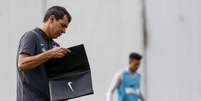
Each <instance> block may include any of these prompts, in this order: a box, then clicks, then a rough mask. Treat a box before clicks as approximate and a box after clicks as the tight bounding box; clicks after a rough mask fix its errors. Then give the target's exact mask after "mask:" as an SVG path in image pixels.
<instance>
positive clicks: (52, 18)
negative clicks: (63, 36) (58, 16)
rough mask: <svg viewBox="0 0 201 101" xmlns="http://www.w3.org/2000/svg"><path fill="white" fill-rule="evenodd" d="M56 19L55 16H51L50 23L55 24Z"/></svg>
mask: <svg viewBox="0 0 201 101" xmlns="http://www.w3.org/2000/svg"><path fill="white" fill-rule="evenodd" d="M54 19H55V16H54V15H51V16H50V17H49V21H50V23H53V22H54Z"/></svg>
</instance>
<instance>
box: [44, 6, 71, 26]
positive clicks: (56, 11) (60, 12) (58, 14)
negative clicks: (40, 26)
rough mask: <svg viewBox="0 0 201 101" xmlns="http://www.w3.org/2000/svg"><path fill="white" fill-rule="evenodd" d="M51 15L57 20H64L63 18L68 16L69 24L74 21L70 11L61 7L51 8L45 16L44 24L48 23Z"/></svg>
mask: <svg viewBox="0 0 201 101" xmlns="http://www.w3.org/2000/svg"><path fill="white" fill-rule="evenodd" d="M51 15H54V16H55V18H56V20H59V19H63V17H64V16H65V15H66V16H67V17H68V22H69V23H70V22H71V19H72V18H71V15H70V14H69V13H68V11H67V10H66V9H65V8H64V7H61V6H53V7H50V8H49V9H48V10H47V12H46V14H45V16H44V19H43V22H46V21H47V20H48V18H49V17H50V16H51Z"/></svg>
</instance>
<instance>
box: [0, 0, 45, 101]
mask: <svg viewBox="0 0 201 101" xmlns="http://www.w3.org/2000/svg"><path fill="white" fill-rule="evenodd" d="M41 18H42V3H41V1H40V0H1V1H0V22H1V24H0V28H1V29H0V35H1V37H0V46H1V48H0V49H1V50H0V68H1V69H0V99H1V101H15V98H16V97H15V96H16V53H17V47H18V41H19V38H20V36H21V35H22V34H23V33H24V32H25V31H27V30H30V29H32V28H34V27H36V26H38V25H39V24H40V22H41Z"/></svg>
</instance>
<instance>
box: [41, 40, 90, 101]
mask: <svg viewBox="0 0 201 101" xmlns="http://www.w3.org/2000/svg"><path fill="white" fill-rule="evenodd" d="M69 49H70V50H71V53H69V54H67V55H66V56H64V57H63V58H59V59H51V60H49V61H47V62H46V63H45V65H46V66H45V67H46V72H47V75H48V78H49V88H50V97H51V98H50V99H51V101H58V100H66V99H72V98H77V97H81V96H86V95H90V94H93V93H94V91H93V87H92V80H91V70H90V66H89V62H88V59H87V55H86V51H85V48H84V45H83V44H81V45H78V46H74V47H70V48H69Z"/></svg>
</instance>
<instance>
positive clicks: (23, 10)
mask: <svg viewBox="0 0 201 101" xmlns="http://www.w3.org/2000/svg"><path fill="white" fill-rule="evenodd" d="M52 5H62V6H64V7H65V8H67V9H68V10H69V12H70V13H71V14H72V17H73V20H72V23H71V24H70V26H69V29H68V31H67V34H65V35H64V36H63V37H61V38H59V39H58V42H59V43H61V45H62V46H64V47H69V46H72V45H76V44H80V43H84V44H85V46H86V49H87V53H88V56H89V60H90V64H91V68H92V76H93V83H94V90H95V94H94V95H93V96H88V97H83V98H80V99H76V101H77V100H82V101H104V100H105V93H106V91H107V89H108V86H109V84H110V80H111V79H112V76H113V75H114V73H115V72H117V71H118V70H119V69H122V68H123V67H124V66H126V65H127V62H128V61H127V58H128V55H129V53H130V52H132V51H136V52H140V53H142V52H143V49H142V48H143V46H142V44H143V41H142V39H143V34H142V24H141V2H140V0H132V1H125V0H118V1H117V0H84V1H83V0H47V5H46V0H45V1H44V0H3V1H0V22H1V24H0V28H1V30H0V33H1V37H0V45H1V51H0V61H1V62H0V63H1V64H0V66H1V70H0V81H1V84H0V99H1V100H2V101H15V96H16V52H17V47H18V41H19V38H20V37H21V35H22V34H23V33H24V32H25V31H28V30H31V29H33V28H35V27H36V26H38V25H39V24H40V23H41V19H42V17H43V12H44V11H45V10H46V8H48V7H50V6H52ZM46 6H47V7H46Z"/></svg>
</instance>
